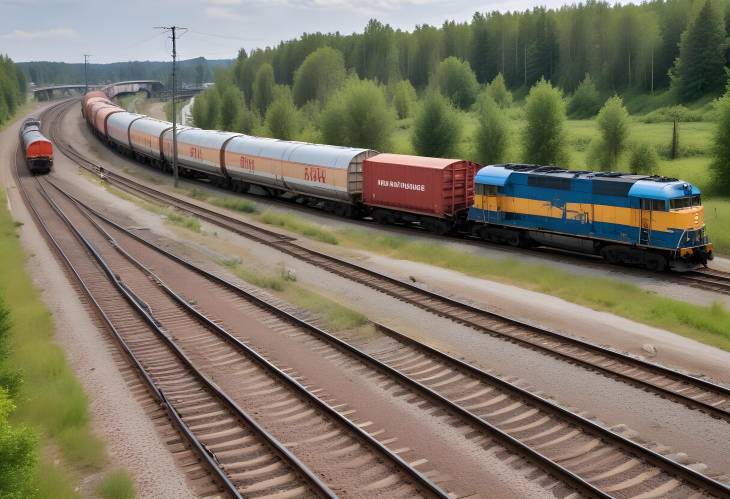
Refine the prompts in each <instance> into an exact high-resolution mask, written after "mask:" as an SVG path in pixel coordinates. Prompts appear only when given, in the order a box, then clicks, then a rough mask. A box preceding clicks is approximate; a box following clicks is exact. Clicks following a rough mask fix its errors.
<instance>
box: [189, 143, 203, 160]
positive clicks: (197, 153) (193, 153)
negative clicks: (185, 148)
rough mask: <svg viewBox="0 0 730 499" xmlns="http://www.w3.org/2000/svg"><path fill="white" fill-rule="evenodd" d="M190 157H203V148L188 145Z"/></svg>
mask: <svg viewBox="0 0 730 499" xmlns="http://www.w3.org/2000/svg"><path fill="white" fill-rule="evenodd" d="M190 157H191V158H195V159H203V149H202V148H200V147H197V146H190Z"/></svg>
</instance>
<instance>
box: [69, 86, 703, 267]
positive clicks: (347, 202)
mask: <svg viewBox="0 0 730 499" xmlns="http://www.w3.org/2000/svg"><path fill="white" fill-rule="evenodd" d="M82 114H83V115H84V117H85V119H86V121H87V123H88V124H89V126H90V128H91V129H92V131H93V133H94V134H96V135H97V136H98V137H99V138H100V139H101V140H103V141H104V142H106V143H107V144H109V145H110V146H111V147H113V148H115V149H116V150H118V151H120V152H122V153H124V154H127V155H130V156H133V157H135V158H136V159H137V160H139V161H142V162H146V163H149V164H152V165H154V166H156V167H158V168H160V169H162V170H164V171H168V172H169V171H171V156H172V124H171V123H168V122H166V121H160V120H156V119H153V118H150V117H148V116H144V115H140V114H134V113H129V112H126V111H125V110H124V109H122V108H120V107H118V106H117V105H116V104H114V103H112V102H111V101H110V100H109V99H107V98H106V96H105V95H104V94H103V93H102V92H91V93H89V94H87V95H86V96H85V97H84V99H83V101H82ZM177 141H178V166H179V172H180V175H181V176H185V177H189V178H199V179H206V180H208V181H209V182H210V183H212V184H214V185H217V186H220V187H225V188H228V189H231V190H233V191H235V192H248V191H249V189H251V187H252V186H256V187H257V188H259V189H261V190H263V191H264V192H266V193H267V194H268V195H271V196H281V197H288V198H293V199H296V200H297V201H298V202H302V203H306V204H308V205H310V206H315V207H318V208H321V209H324V210H326V211H328V212H332V213H335V214H337V215H340V216H347V217H352V218H366V217H370V218H372V219H374V220H376V221H377V222H379V223H385V224H389V223H401V224H418V225H420V226H421V227H423V228H425V229H428V230H430V231H432V232H435V233H437V234H445V233H449V232H458V233H462V234H470V235H473V236H476V237H479V238H482V239H484V240H487V241H493V242H498V243H503V244H509V245H512V246H538V245H543V246H549V247H556V248H563V249H569V250H574V251H581V252H586V253H592V254H597V255H600V256H602V257H603V258H605V259H606V260H608V261H609V262H611V263H624V264H632V265H639V266H643V267H646V268H648V269H651V270H656V271H660V270H664V269H665V268H667V267H671V268H673V269H677V270H685V269H691V268H695V267H697V266H700V265H705V264H706V263H707V261H708V260H711V259H712V256H713V254H712V244H711V243H710V242H709V240H708V238H707V236H706V234H705V224H704V217H703V215H704V208H703V207H702V205H701V202H700V192H699V190H698V189H697V187H695V186H693V185H691V184H688V183H686V182H682V181H680V180H677V179H670V178H664V177H657V176H646V175H629V174H621V173H598V172H591V171H570V170H566V169H562V168H557V167H553V166H539V165H522V164H506V165H491V166H485V167H483V168H481V169H480V167H479V165H477V164H476V163H473V162H471V161H467V160H461V159H441V158H428V157H420V156H408V155H401V154H383V153H378V152H376V151H373V150H370V149H359V148H351V147H339V146H330V145H322V144H310V143H304V142H293V141H284V140H278V139H270V138H261V137H253V136H249V135H243V134H239V133H232V132H221V131H214V130H202V129H199V128H194V127H188V126H181V127H178V133H177Z"/></svg>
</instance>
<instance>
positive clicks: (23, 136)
mask: <svg viewBox="0 0 730 499" xmlns="http://www.w3.org/2000/svg"><path fill="white" fill-rule="evenodd" d="M20 143H21V144H22V146H23V156H24V157H25V164H26V165H27V166H28V169H29V170H30V172H31V173H34V174H35V173H48V172H50V171H51V168H53V144H52V143H51V141H50V140H48V139H47V138H46V137H45V136H44V135H43V133H41V121H40V120H39V119H37V118H28V119H27V120H25V121H24V122H23V124H22V125H20Z"/></svg>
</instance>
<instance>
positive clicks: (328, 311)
mask: <svg viewBox="0 0 730 499" xmlns="http://www.w3.org/2000/svg"><path fill="white" fill-rule="evenodd" d="M220 263H221V264H222V265H224V266H225V267H227V268H228V269H230V270H231V271H232V272H233V273H234V274H236V275H237V276H238V277H240V278H241V279H243V280H244V281H246V282H248V283H250V284H253V285H254V286H258V287H260V288H265V289H268V290H269V291H271V292H273V294H275V295H276V296H278V297H280V298H282V299H284V300H286V301H288V302H289V303H291V304H293V305H295V306H297V307H299V308H303V309H305V310H309V311H310V312H313V313H315V314H317V315H318V316H320V317H321V318H322V319H323V320H324V322H325V324H326V326H327V329H328V330H330V331H332V332H339V331H349V330H356V329H359V328H363V327H364V326H366V325H367V324H368V320H367V318H366V317H365V316H364V315H362V314H361V313H359V312H356V311H355V310H352V309H350V308H347V307H345V306H344V305H341V304H340V303H338V302H336V301H334V300H331V299H330V298H327V297H325V296H322V295H320V294H318V293H315V292H313V291H311V290H309V289H305V288H304V287H302V286H299V285H298V284H296V282H295V281H296V277H293V276H292V275H291V274H290V273H289V272H287V270H286V269H285V268H284V267H283V266H282V267H280V268H279V269H278V271H277V272H275V273H271V272H261V271H256V270H252V269H251V268H249V267H247V266H245V265H243V262H242V260H241V259H240V258H232V259H227V260H223V261H221V262H220Z"/></svg>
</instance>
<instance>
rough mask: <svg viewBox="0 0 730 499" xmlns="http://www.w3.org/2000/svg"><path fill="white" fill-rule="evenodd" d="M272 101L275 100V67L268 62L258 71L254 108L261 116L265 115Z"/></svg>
mask: <svg viewBox="0 0 730 499" xmlns="http://www.w3.org/2000/svg"><path fill="white" fill-rule="evenodd" d="M272 100H274V67H273V66H272V65H271V64H269V63H268V62H267V63H265V64H262V65H261V67H260V68H259V69H258V71H256V79H255V80H254V82H253V106H254V108H255V109H256V110H257V111H258V112H259V114H261V115H265V114H266V110H267V109H268V108H269V104H271V101H272Z"/></svg>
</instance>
